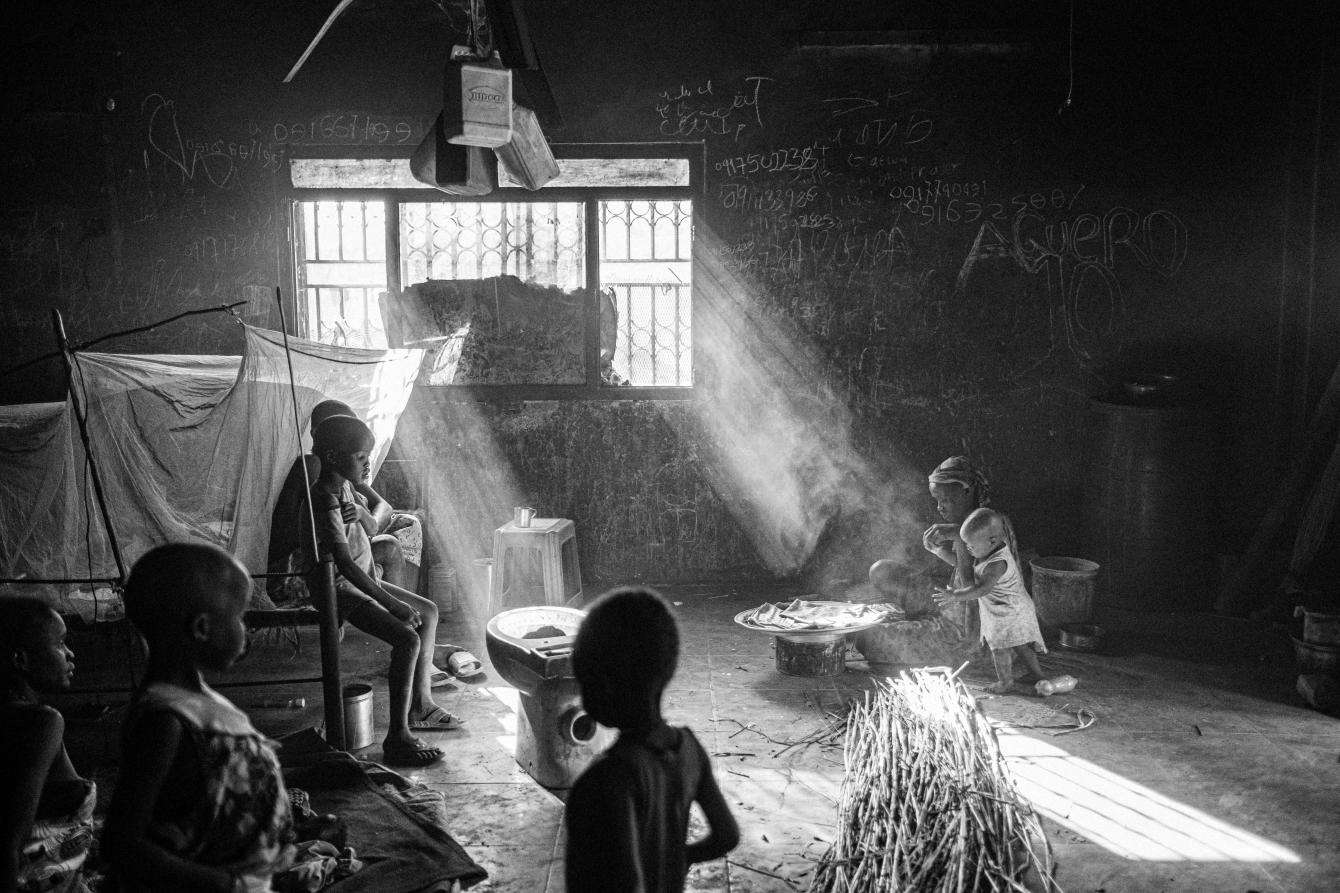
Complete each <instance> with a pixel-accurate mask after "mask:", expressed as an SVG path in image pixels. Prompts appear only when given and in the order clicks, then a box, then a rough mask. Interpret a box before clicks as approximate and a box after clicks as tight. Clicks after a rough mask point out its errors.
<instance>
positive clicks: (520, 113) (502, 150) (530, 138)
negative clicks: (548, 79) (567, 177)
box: [493, 105, 559, 189]
mask: <svg viewBox="0 0 1340 893" xmlns="http://www.w3.org/2000/svg"><path fill="white" fill-rule="evenodd" d="M514 109H515V111H516V121H515V123H516V127H515V128H514V129H513V131H512V138H511V139H510V140H508V142H507V145H505V146H499V147H498V148H496V149H494V150H493V151H494V153H495V154H496V155H497V156H498V160H499V161H501V162H502V164H503V167H504V168H505V169H506V171H507V173H508V174H510V175H511V176H512V177H513V179H515V180H516V181H517V182H518V183H520V184H521V185H522V186H525V187H526V188H527V189H539V188H540V187H541V186H543V185H544V184H546V183H548V182H549V181H550V180H553V179H554V178H555V177H557V176H558V173H559V171H558V162H557V161H555V160H554V153H553V152H552V151H550V149H549V142H548V140H546V139H545V138H544V132H543V131H542V130H540V122H539V120H538V119H537V118H536V117H535V113H534V112H532V111H531V110H530V109H528V108H526V107H525V106H524V105H517V106H514Z"/></svg>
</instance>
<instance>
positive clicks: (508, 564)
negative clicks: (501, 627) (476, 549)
mask: <svg viewBox="0 0 1340 893" xmlns="http://www.w3.org/2000/svg"><path fill="white" fill-rule="evenodd" d="M581 597H582V570H581V567H580V566H579V565H578V564H577V526H576V525H575V524H573V523H572V522H571V521H569V520H568V519H567V518H532V519H531V522H530V526H529V527H518V526H516V524H514V523H513V522H511V521H508V522H507V523H506V524H504V525H503V526H502V527H499V528H498V529H497V530H495V531H494V532H493V579H492V581H491V583H490V586H489V616H490V617H491V616H493V615H494V614H496V613H498V612H499V611H502V610H506V609H510V608H526V607H531V606H534V605H571V604H574V603H576V602H578V601H580V600H581Z"/></svg>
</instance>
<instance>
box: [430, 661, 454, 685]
mask: <svg viewBox="0 0 1340 893" xmlns="http://www.w3.org/2000/svg"><path fill="white" fill-rule="evenodd" d="M450 685H451V674H450V673H448V672H447V671H446V670H444V669H442V668H441V667H438V666H434V667H433V672H432V673H430V674H429V675H428V687H429V688H447V687H448V686H450Z"/></svg>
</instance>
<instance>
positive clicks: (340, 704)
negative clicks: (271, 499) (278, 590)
mask: <svg viewBox="0 0 1340 893" xmlns="http://www.w3.org/2000/svg"><path fill="white" fill-rule="evenodd" d="M275 303H276V304H277V305H279V330H280V332H282V333H283V335H284V360H285V361H286V362H287V363H288V392H289V399H290V400H291V401H292V403H293V430H294V431H295V432H296V433H297V435H298V451H299V455H298V464H299V465H300V466H301V467H302V482H303V487H304V492H305V493H306V494H307V520H308V522H309V523H310V526H311V530H310V533H311V537H312V554H313V555H319V554H320V546H319V545H318V543H317V539H316V515H315V514H314V513H313V509H312V481H311V479H310V478H309V477H308V476H307V460H306V459H305V458H303V456H302V418H301V416H300V415H299V413H298V385H297V382H296V380H295V379H294V377H293V353H292V352H291V351H290V350H289V346H288V318H287V317H286V316H285V314H284V296H283V295H282V294H281V293H280V291H279V288H278V286H276V287H275ZM318 560H320V559H318ZM319 571H320V573H319V574H318V575H317V576H318V579H319V582H320V585H319V586H318V587H317V588H318V589H319V591H318V592H317V593H315V595H316V599H315V601H316V612H317V618H318V622H319V624H320V630H321V701H322V705H321V706H322V712H323V713H324V714H325V719H326V743H328V744H329V745H330V746H331V747H333V748H335V749H336V750H344V692H343V690H342V686H341V684H340V615H339V608H338V606H337V605H336V602H335V562H334V561H332V560H331V559H329V558H326V559H324V560H321V563H320V566H319ZM308 579H309V581H310V579H311V577H309V578H308Z"/></svg>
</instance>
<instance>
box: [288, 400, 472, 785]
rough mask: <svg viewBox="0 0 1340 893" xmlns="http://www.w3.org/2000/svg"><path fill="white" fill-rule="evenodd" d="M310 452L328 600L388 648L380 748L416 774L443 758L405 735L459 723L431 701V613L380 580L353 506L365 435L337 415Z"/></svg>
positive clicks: (368, 435)
mask: <svg viewBox="0 0 1340 893" xmlns="http://www.w3.org/2000/svg"><path fill="white" fill-rule="evenodd" d="M312 441H313V450H314V451H315V452H316V456H317V458H318V459H320V460H321V476H320V477H319V478H317V480H316V483H314V484H313V485H312V495H311V499H312V509H313V511H314V512H315V514H316V536H317V544H318V546H319V547H320V549H321V551H322V553H323V554H329V555H330V557H331V558H332V559H333V560H334V562H335V568H336V572H337V573H336V580H335V599H336V603H337V604H338V606H339V611H340V617H341V618H343V619H345V620H348V621H349V622H350V623H352V624H353V625H354V626H356V627H358V628H359V629H361V630H363V631H364V632H366V633H369V634H371V635H373V636H376V637H377V638H378V639H381V640H382V641H383V642H386V643H387V644H388V645H390V646H391V667H390V669H389V671H388V672H387V687H388V690H389V691H388V693H389V695H390V701H391V705H390V706H391V716H390V728H389V729H388V730H387V733H386V739H385V740H384V741H383V743H382V749H383V753H384V754H385V756H386V760H387V762H389V763H394V764H397V765H411V766H422V765H427V764H428V763H432V762H433V761H435V760H439V759H441V758H442V750H441V749H440V748H438V747H435V746H433V745H431V744H427V743H425V742H424V741H422V740H420V739H419V738H417V737H415V736H414V735H413V734H412V731H411V730H417V731H434V732H440V731H446V730H448V729H455V728H459V727H460V720H459V719H457V718H456V717H455V716H453V715H452V714H450V713H448V712H447V711H446V710H445V709H444V708H442V707H440V706H438V705H437V704H436V703H435V702H434V701H433V693H432V676H433V672H434V671H435V670H436V669H437V668H436V667H434V666H433V645H434V643H435V641H436V637H437V620H438V614H437V605H435V604H433V602H432V601H430V600H429V599H426V598H423V597H421V596H418V595H415V594H414V593H412V592H410V591H409V590H407V589H401V588H400V587H399V586H395V585H393V584H391V583H387V582H385V581H383V580H379V579H378V578H377V576H376V569H375V565H374V563H373V560H372V548H371V544H370V542H369V539H368V535H367V530H366V529H365V528H364V527H363V525H362V524H361V523H360V522H359V520H358V510H357V507H356V506H355V505H354V496H353V487H352V484H353V482H355V481H365V480H366V479H367V477H368V475H369V473H370V471H371V464H370V457H371V453H372V447H373V439H372V431H371V430H369V428H368V426H367V425H365V424H363V423H362V422H360V421H359V420H358V419H355V418H353V417H351V416H343V415H337V416H332V417H331V418H328V419H326V420H325V421H324V422H322V423H321V424H320V425H318V426H317V428H316V431H315V432H313V435H312Z"/></svg>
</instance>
